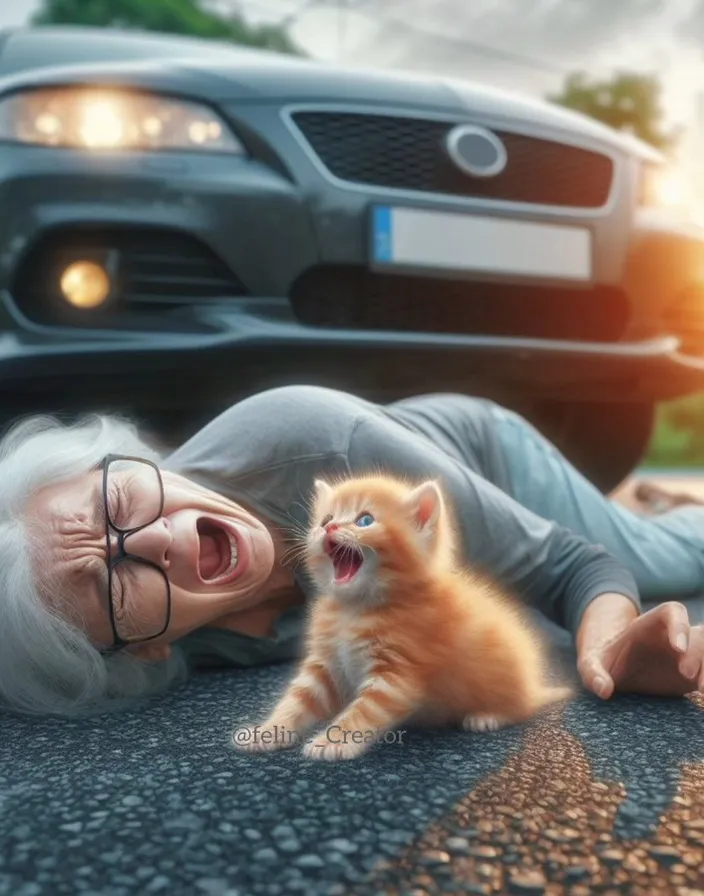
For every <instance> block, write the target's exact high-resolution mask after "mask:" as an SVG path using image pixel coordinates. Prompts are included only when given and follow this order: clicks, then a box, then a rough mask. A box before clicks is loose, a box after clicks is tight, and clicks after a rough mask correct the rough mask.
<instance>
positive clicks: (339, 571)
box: [325, 539, 364, 585]
mask: <svg viewBox="0 0 704 896" xmlns="http://www.w3.org/2000/svg"><path fill="white" fill-rule="evenodd" d="M325 551H326V553H327V555H328V557H330V559H331V560H332V565H333V569H334V571H335V584H336V585H347V584H348V583H349V582H351V581H352V579H354V577H355V576H356V575H357V573H358V572H359V570H360V569H361V568H362V564H363V563H364V555H363V554H362V551H361V550H360V548H358V547H356V546H355V545H353V544H349V543H346V542H341V541H334V540H332V539H331V540H329V541H327V542H326V544H325Z"/></svg>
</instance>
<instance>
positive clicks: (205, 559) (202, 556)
mask: <svg viewBox="0 0 704 896" xmlns="http://www.w3.org/2000/svg"><path fill="white" fill-rule="evenodd" d="M196 526H197V529H198V541H199V544H200V551H199V554H198V573H199V574H200V577H201V579H203V581H204V582H219V581H220V580H221V579H226V578H227V577H228V576H231V575H232V573H233V572H234V571H235V569H236V568H237V563H238V562H239V548H238V545H237V539H236V538H235V536H234V535H233V534H232V533H230V532H228V531H227V530H225V529H223V528H222V526H218V525H217V524H216V523H214V522H212V521H211V520H207V519H200V520H198V522H197V524H196Z"/></svg>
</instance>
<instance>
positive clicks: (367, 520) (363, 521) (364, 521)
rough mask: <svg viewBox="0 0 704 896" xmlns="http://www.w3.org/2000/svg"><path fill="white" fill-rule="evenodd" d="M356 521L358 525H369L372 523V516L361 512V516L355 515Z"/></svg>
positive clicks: (363, 526)
mask: <svg viewBox="0 0 704 896" xmlns="http://www.w3.org/2000/svg"><path fill="white" fill-rule="evenodd" d="M356 523H357V525H358V526H361V527H362V528H365V527H366V526H371V525H372V524H373V523H374V517H373V516H372V515H371V513H363V514H362V515H361V516H358V517H357V519H356Z"/></svg>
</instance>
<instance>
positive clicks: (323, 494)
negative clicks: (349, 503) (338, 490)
mask: <svg viewBox="0 0 704 896" xmlns="http://www.w3.org/2000/svg"><path fill="white" fill-rule="evenodd" d="M313 485H314V486H315V491H316V494H317V496H318V498H329V497H330V495H332V489H331V488H330V486H329V485H328V484H327V482H324V481H323V480H322V479H316V480H315V482H314V483H313Z"/></svg>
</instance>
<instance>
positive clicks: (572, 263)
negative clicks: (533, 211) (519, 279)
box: [372, 206, 592, 281]
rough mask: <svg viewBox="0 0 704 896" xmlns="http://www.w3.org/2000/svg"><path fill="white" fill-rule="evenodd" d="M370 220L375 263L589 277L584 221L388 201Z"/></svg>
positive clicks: (589, 252)
mask: <svg viewBox="0 0 704 896" xmlns="http://www.w3.org/2000/svg"><path fill="white" fill-rule="evenodd" d="M372 222H373V225H372V226H373V234H372V258H373V263H374V265H375V267H399V268H405V269H419V268H421V269H433V268H434V269H436V270H444V271H455V272H462V271H477V272H483V273H487V274H505V275H507V276H527V277H536V278H540V277H545V278H555V279H559V280H581V281H586V280H590V279H591V277H592V239H591V232H590V231H589V230H588V229H587V228H586V227H576V226H575V227H572V226H563V225H559V224H543V223H535V222H530V221H507V220H505V219H502V218H492V217H488V216H484V215H468V214H458V213H454V212H449V213H448V212H434V211H427V210H425V209H413V208H392V207H390V206H375V207H374V209H373V214H372Z"/></svg>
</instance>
